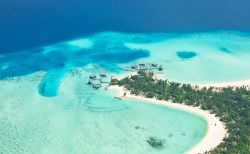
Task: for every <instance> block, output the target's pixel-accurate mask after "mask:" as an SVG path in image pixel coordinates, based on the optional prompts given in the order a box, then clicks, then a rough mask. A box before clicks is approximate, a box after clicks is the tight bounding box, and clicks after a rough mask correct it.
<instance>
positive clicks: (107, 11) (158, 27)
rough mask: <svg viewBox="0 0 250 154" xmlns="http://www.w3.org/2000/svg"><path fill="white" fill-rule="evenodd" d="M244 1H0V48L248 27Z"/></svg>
mask: <svg viewBox="0 0 250 154" xmlns="http://www.w3.org/2000/svg"><path fill="white" fill-rule="evenodd" d="M249 15H250V1H249V0H237V1H236V0H123V1H121V0H40V1H38V0H24V1H21V0H1V1H0V53H9V52H16V51H21V50H24V49H30V48H34V47H39V46H44V45H48V44H53V43H56V42H61V41H64V40H70V39H73V38H78V37H82V36H86V35H92V34H95V33H98V32H102V31H120V32H171V31H181V32H182V31H208V30H221V29H222V30H227V29H230V30H231V29H233V30H242V31H250V18H249Z"/></svg>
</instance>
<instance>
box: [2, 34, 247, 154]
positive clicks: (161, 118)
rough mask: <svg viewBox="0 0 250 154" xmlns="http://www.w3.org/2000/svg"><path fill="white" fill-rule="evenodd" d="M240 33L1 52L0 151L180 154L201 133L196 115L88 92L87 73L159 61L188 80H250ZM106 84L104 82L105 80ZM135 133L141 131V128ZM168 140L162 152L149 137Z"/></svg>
mask: <svg viewBox="0 0 250 154" xmlns="http://www.w3.org/2000/svg"><path fill="white" fill-rule="evenodd" d="M249 36H250V35H249V34H247V33H243V32H234V31H218V32H207V33H187V34H178V33H146V34H124V33H116V32H105V33H99V34H96V35H94V36H90V37H88V38H81V39H77V40H73V41H66V42H62V43H58V44H55V45H50V46H46V47H40V48H36V49H32V50H27V51H20V52H16V53H11V54H2V55H0V79H1V80H0V91H1V94H0V153H172V154H174V153H176V154H178V153H184V152H185V151H187V150H189V149H190V148H192V147H193V146H194V145H195V144H197V143H198V142H199V141H200V140H201V139H202V137H203V136H204V135H205V133H206V129H207V123H206V121H205V120H204V119H203V118H202V117H199V116H197V115H193V114H191V113H187V112H184V111H179V110H175V109H171V108H166V107H162V106H156V105H152V104H147V103H144V102H140V101H136V100H122V101H120V100H116V99H114V98H113V97H114V96H116V93H115V92H111V91H105V90H104V89H100V90H93V89H92V88H91V87H89V86H87V84H86V82H87V81H88V76H89V75H91V74H93V73H100V72H107V74H109V75H111V74H112V75H126V74H129V73H130V72H125V71H123V70H124V68H128V67H129V66H131V65H133V64H135V63H138V62H141V61H143V62H146V63H147V62H157V63H159V64H161V65H163V67H164V74H162V77H163V78H168V79H169V80H172V81H178V82H186V83H194V84H200V83H202V84H203V83H219V82H227V81H237V80H244V79H249V76H250V60H249V59H250V37H249ZM107 80H108V79H107ZM138 128H139V129H138ZM149 137H158V138H161V139H164V140H166V143H165V146H164V148H162V149H154V148H152V147H151V146H150V145H149V144H148V143H147V142H146V140H147V139H148V138H149Z"/></svg>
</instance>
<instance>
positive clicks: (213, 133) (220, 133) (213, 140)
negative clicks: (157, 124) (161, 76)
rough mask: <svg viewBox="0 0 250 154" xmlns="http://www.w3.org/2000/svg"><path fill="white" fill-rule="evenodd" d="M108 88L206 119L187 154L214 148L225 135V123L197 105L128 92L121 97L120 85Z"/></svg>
mask: <svg viewBox="0 0 250 154" xmlns="http://www.w3.org/2000/svg"><path fill="white" fill-rule="evenodd" d="M110 90H113V91H116V92H117V95H118V97H122V98H125V99H139V100H142V101H144V102H146V103H153V104H157V105H162V106H166V107H170V108H174V109H179V110H184V111H187V112H191V113H194V114H196V115H198V116H201V117H203V118H204V119H206V121H207V123H208V128H207V132H206V135H205V136H204V137H203V138H202V140H201V141H200V142H199V143H198V144H197V145H195V146H194V147H193V148H192V149H190V150H188V151H187V152H186V153H187V154H198V153H204V152H206V151H209V150H211V149H214V148H215V147H217V146H218V145H219V144H220V143H221V142H222V141H223V138H224V137H225V136H226V133H227V131H226V128H225V125H224V124H223V123H222V122H221V121H220V120H219V118H218V117H215V115H213V114H210V113H209V112H207V111H204V110H202V109H200V108H198V107H191V106H187V105H183V104H177V103H171V102H168V101H160V100H156V99H150V98H144V97H141V96H134V95H130V94H128V92H127V93H126V97H123V93H124V90H123V88H122V87H118V86H111V87H110Z"/></svg>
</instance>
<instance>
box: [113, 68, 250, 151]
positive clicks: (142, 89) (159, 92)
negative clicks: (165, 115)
mask: <svg viewBox="0 0 250 154" xmlns="http://www.w3.org/2000/svg"><path fill="white" fill-rule="evenodd" d="M111 85H112V86H111V88H112V87H113V88H114V89H117V90H119V91H120V95H122V96H121V97H124V98H125V97H127V98H137V99H143V100H145V101H147V102H151V103H156V104H158V105H167V106H169V107H176V108H179V109H184V110H187V111H190V112H194V113H197V114H200V115H201V116H202V115H204V116H207V117H210V120H209V119H208V127H209V128H208V132H207V134H206V136H205V137H204V138H207V139H206V141H204V140H202V141H201V142H200V143H198V145H197V146H196V147H194V148H193V149H190V151H189V152H188V153H193V154H194V153H211V154H218V153H225V154H226V153H242V154H243V153H249V149H250V90H249V89H248V88H247V87H245V86H241V87H236V86H234V87H230V86H228V87H215V86H210V87H208V86H195V85H191V84H182V83H177V82H171V81H168V80H163V79H156V78H155V73H154V72H145V71H138V72H137V73H136V74H133V75H131V76H128V77H125V78H121V79H116V78H113V79H112V80H111ZM119 87H120V88H119ZM121 87H122V88H121ZM201 110H202V111H201ZM196 111H197V112H196ZM213 115H214V119H213ZM211 117H212V120H211ZM216 120H217V121H216ZM211 122H212V123H211ZM223 127H225V128H223ZM210 129H213V130H210ZM218 131H219V132H218ZM209 132H210V134H209ZM215 133H218V134H215ZM202 142H203V143H202Z"/></svg>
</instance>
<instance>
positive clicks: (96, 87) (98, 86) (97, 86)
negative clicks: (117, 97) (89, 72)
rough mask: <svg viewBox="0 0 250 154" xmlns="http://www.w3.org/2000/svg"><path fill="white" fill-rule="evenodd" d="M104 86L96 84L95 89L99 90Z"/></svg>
mask: <svg viewBox="0 0 250 154" xmlns="http://www.w3.org/2000/svg"><path fill="white" fill-rule="evenodd" d="M101 87H102V86H101V85H100V84H95V85H93V88H94V89H99V88H101Z"/></svg>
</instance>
